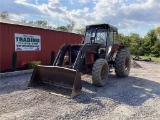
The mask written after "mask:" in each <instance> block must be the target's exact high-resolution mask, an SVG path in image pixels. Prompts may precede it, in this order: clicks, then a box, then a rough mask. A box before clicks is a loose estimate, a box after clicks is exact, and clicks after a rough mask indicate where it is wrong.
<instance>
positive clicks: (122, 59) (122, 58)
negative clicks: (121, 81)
mask: <svg viewBox="0 0 160 120" xmlns="http://www.w3.org/2000/svg"><path fill="white" fill-rule="evenodd" d="M114 67H115V73H116V76H117V77H127V76H128V75H129V72H130V68H131V56H130V52H129V50H127V49H120V50H118V52H117V55H116V58H115V64H114Z"/></svg>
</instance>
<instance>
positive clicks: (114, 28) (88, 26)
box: [86, 23, 118, 32]
mask: <svg viewBox="0 0 160 120" xmlns="http://www.w3.org/2000/svg"><path fill="white" fill-rule="evenodd" d="M90 27H104V28H111V29H112V30H114V31H116V32H118V28H116V27H114V26H112V25H109V24H105V23H104V24H93V25H87V26H86V28H90Z"/></svg>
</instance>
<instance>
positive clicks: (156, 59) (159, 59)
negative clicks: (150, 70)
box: [132, 55, 160, 62]
mask: <svg viewBox="0 0 160 120" xmlns="http://www.w3.org/2000/svg"><path fill="white" fill-rule="evenodd" d="M132 57H135V56H133V55H132ZM139 57H140V58H142V59H145V58H151V60H152V61H153V62H160V57H151V56H139Z"/></svg>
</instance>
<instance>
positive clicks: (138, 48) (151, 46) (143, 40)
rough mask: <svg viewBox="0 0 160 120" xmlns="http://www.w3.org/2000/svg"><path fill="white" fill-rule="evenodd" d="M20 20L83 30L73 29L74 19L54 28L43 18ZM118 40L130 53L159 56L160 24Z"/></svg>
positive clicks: (78, 32) (65, 29)
mask: <svg viewBox="0 0 160 120" xmlns="http://www.w3.org/2000/svg"><path fill="white" fill-rule="evenodd" d="M0 18H2V19H10V16H9V14H8V12H7V11H3V12H1V13H0ZM21 22H24V23H28V24H33V25H38V26H42V27H47V28H50V29H55V30H60V31H64V32H74V33H77V34H84V32H85V28H79V29H74V27H75V22H74V21H72V22H71V23H69V24H67V25H66V26H58V27H57V28H54V27H53V26H52V25H50V24H49V23H48V22H47V21H44V20H37V21H21ZM119 42H120V43H123V44H124V45H125V46H126V47H127V48H128V49H129V50H130V51H131V54H132V55H135V56H153V57H160V26H159V27H157V28H156V29H153V30H150V31H148V33H147V34H146V35H145V36H144V37H141V36H140V35H139V34H137V33H131V34H130V35H127V36H126V35H123V34H119Z"/></svg>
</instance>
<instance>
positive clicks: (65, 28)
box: [56, 26, 67, 32]
mask: <svg viewBox="0 0 160 120" xmlns="http://www.w3.org/2000/svg"><path fill="white" fill-rule="evenodd" d="M56 30H60V31H64V32H67V27H65V26H60V27H57V28H56Z"/></svg>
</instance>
